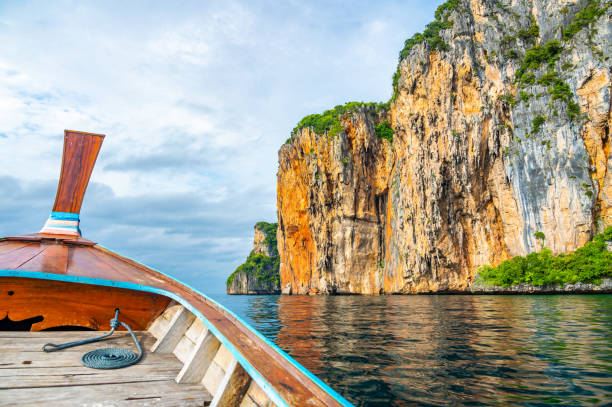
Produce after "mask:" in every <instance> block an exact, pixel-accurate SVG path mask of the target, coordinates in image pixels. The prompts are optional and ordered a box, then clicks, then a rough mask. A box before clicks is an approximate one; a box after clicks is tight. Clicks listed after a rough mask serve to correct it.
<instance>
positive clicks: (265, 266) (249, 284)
mask: <svg viewBox="0 0 612 407" xmlns="http://www.w3.org/2000/svg"><path fill="white" fill-rule="evenodd" d="M277 227H278V224H277V223H267V222H257V223H256V224H255V238H254V239H253V250H251V253H250V254H249V257H247V259H246V261H245V262H244V264H242V265H240V266H239V267H238V268H237V269H236V270H235V271H234V272H233V273H232V274H231V275H230V276H229V278H228V279H227V293H228V294H280V291H281V290H280V275H279V273H278V269H279V265H280V257H279V255H278V249H277V245H276V230H277Z"/></svg>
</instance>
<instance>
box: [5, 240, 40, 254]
mask: <svg viewBox="0 0 612 407" xmlns="http://www.w3.org/2000/svg"><path fill="white" fill-rule="evenodd" d="M2 243H3V244H2V246H0V254H4V253H8V252H12V251H13V250H17V249H20V248H22V247H24V246H27V245H29V244H32V242H12V241H10V240H5V241H3V242H2Z"/></svg>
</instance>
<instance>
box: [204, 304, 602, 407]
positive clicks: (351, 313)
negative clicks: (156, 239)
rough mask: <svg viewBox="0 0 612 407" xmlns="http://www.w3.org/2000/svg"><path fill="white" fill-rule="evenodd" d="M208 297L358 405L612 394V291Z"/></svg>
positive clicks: (548, 400)
mask: <svg viewBox="0 0 612 407" xmlns="http://www.w3.org/2000/svg"><path fill="white" fill-rule="evenodd" d="M213 297H214V298H215V299H217V300H219V301H220V302H221V303H223V304H224V305H226V306H227V307H229V308H230V309H232V310H233V311H234V312H236V313H237V314H238V315H240V316H241V317H242V318H244V319H245V320H247V321H249V322H250V323H251V324H252V325H253V326H254V327H255V328H256V329H258V330H259V331H260V332H262V333H263V334H264V335H266V336H267V337H268V338H270V339H272V340H273V341H274V342H275V343H276V344H277V345H278V346H280V347H281V348H282V349H284V350H285V351H287V352H288V353H289V354H291V355H292V356H293V357H294V358H295V359H297V360H298V361H299V362H300V363H302V364H303V365H304V366H306V367H307V368H308V369H309V370H310V371H311V372H313V373H315V374H316V375H318V376H319V377H321V378H322V379H323V380H324V381H325V382H327V383H328V384H329V385H331V386H332V387H333V388H334V389H336V390H337V391H338V392H339V393H340V394H342V395H343V396H344V397H346V398H347V399H348V400H350V401H351V402H353V403H354V404H355V405H361V406H386V405H397V406H400V405H402V406H403V405H432V406H434V405H436V406H437V405H469V406H480V405H524V406H543V405H551V404H561V405H606V404H608V405H611V403H612V295H563V296H380V297H370V296H367V297H365V296H364V297H361V296H350V297H346V296H333V297H323V296H321V297H306V296H227V295H217V296H214V295H213Z"/></svg>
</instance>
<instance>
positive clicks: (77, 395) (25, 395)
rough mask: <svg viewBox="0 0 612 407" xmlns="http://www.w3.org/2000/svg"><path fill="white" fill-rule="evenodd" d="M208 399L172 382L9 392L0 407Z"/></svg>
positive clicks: (186, 404) (120, 406) (167, 405)
mask: <svg viewBox="0 0 612 407" xmlns="http://www.w3.org/2000/svg"><path fill="white" fill-rule="evenodd" d="M211 399H212V397H211V395H210V394H208V393H207V392H206V391H205V390H204V389H202V387H201V386H199V385H177V384H176V383H175V382H174V380H165V381H155V382H141V383H140V382H137V383H134V382H128V383H121V384H102V385H88V386H68V387H44V388H34V389H13V390H2V391H1V392H0V406H3V407H5V406H21V407H24V406H28V407H30V406H36V407H39V406H64V407H83V406H96V405H99V406H113V407H136V406H138V407H141V406H147V405H148V406H156V407H176V406H181V407H195V406H198V407H200V406H205V405H208V403H209V402H210V400H211Z"/></svg>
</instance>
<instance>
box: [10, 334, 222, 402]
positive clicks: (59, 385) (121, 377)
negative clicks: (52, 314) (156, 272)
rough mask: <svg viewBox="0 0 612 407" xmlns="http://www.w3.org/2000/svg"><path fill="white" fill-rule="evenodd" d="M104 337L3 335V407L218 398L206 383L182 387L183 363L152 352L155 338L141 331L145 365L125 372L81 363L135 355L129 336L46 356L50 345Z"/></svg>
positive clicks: (139, 337) (199, 400)
mask: <svg viewBox="0 0 612 407" xmlns="http://www.w3.org/2000/svg"><path fill="white" fill-rule="evenodd" d="M101 333H102V332H93V331H56V332H8V331H0V406H9V405H10V406H13V405H19V406H30V405H31V406H40V405H54V406H91V407H94V406H100V407H101V406H105V407H106V406H143V405H145V406H177V405H180V406H203V405H208V404H209V403H210V401H211V400H212V396H211V395H210V394H208V393H207V392H206V391H205V390H204V389H203V388H202V386H201V385H200V384H177V383H176V382H175V377H176V376H177V374H178V373H179V371H180V370H181V367H182V366H183V364H182V363H181V362H180V361H179V360H178V359H177V358H176V356H174V354H172V353H153V352H147V351H146V349H150V348H151V346H152V345H153V343H154V342H155V338H154V337H153V336H152V335H151V334H150V333H148V332H144V331H143V332H136V336H137V337H138V339H139V342H140V344H141V346H142V348H143V349H145V351H144V355H143V358H142V360H141V361H140V362H139V363H138V364H136V365H133V366H129V367H126V368H123V369H113V370H98V369H90V368H87V367H85V366H83V365H82V364H81V356H82V355H83V354H85V353H86V352H89V351H91V350H94V349H99V348H107V347H122V348H128V349H131V350H134V351H135V346H134V343H133V342H132V339H131V337H130V335H129V333H127V332H125V331H121V332H116V333H115V334H114V335H113V336H111V337H110V338H109V339H107V340H103V341H100V342H94V343H92V344H87V345H82V346H77V347H74V348H69V349H65V350H62V351H58V352H52V353H45V352H43V351H42V350H41V348H42V346H43V345H44V344H45V343H48V342H52V343H56V344H59V343H65V342H69V341H75V340H79V339H85V338H91V337H93V336H98V335H100V334H101Z"/></svg>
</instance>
